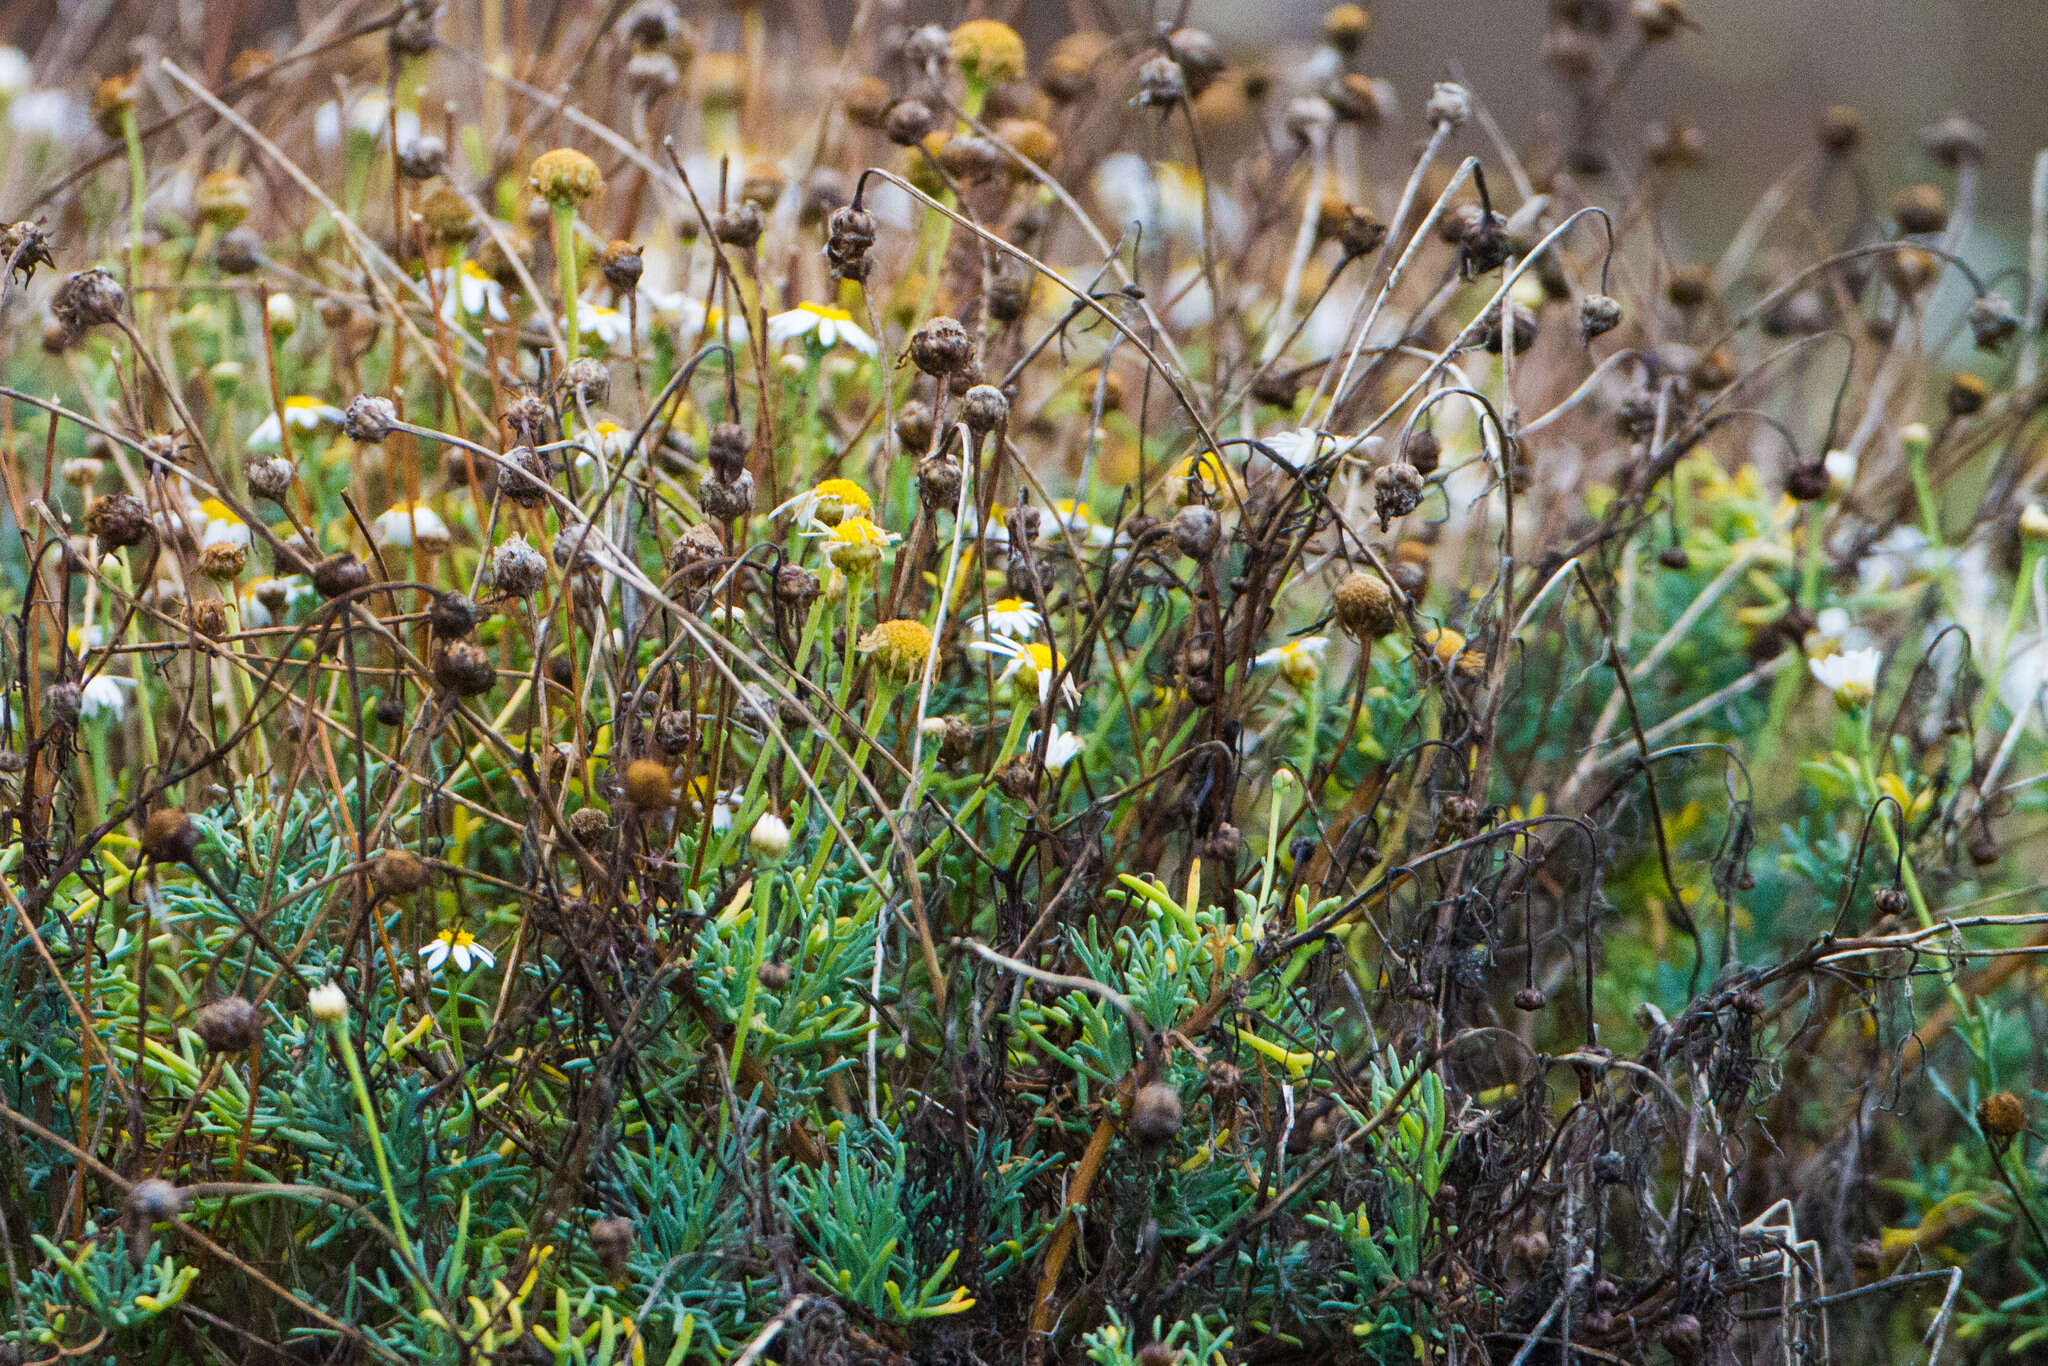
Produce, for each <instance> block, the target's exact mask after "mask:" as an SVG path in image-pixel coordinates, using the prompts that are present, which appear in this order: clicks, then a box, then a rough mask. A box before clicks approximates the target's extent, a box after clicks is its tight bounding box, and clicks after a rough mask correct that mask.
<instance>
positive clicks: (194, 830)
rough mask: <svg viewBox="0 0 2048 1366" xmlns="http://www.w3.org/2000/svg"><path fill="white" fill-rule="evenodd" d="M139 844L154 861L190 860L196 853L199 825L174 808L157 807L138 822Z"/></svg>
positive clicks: (144, 852)
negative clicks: (140, 836) (139, 823)
mask: <svg viewBox="0 0 2048 1366" xmlns="http://www.w3.org/2000/svg"><path fill="white" fill-rule="evenodd" d="M141 844H142V852H143V854H144V855H146V856H147V857H149V858H151V859H153V860H155V861H156V862H158V863H190V862H191V861H192V856H193V855H194V854H196V853H198V852H199V826H198V824H197V823H196V822H195V821H193V819H192V817H191V816H190V815H189V814H188V813H186V812H185V811H182V810H180V809H179V808H178V807H175V806H160V807H158V808H157V809H156V810H154V811H152V812H150V813H149V819H147V820H145V821H144V822H143V823H142V840H141Z"/></svg>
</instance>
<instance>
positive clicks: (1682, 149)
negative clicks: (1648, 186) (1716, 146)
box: [1643, 119, 1707, 171]
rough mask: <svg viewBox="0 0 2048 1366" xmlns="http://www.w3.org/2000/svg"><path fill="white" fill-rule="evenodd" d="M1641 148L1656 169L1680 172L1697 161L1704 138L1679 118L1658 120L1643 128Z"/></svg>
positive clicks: (1703, 146) (1693, 127) (1705, 138)
mask: <svg viewBox="0 0 2048 1366" xmlns="http://www.w3.org/2000/svg"><path fill="white" fill-rule="evenodd" d="M1643 148H1644V151H1645V152H1647V153H1648V154H1649V158H1650V164H1651V165H1652V166H1654V167H1656V168H1657V169H1658V170H1660V171H1682V170H1685V169H1687V168H1689V167H1693V166H1697V165H1699V164H1700V158H1701V157H1702V156H1704V155H1705V153H1706V149H1707V137H1706V134H1704V133H1702V132H1701V131H1700V130H1699V129H1698V128H1697V127H1695V126H1694V125H1692V124H1690V123H1687V122H1685V121H1684V120H1683V119H1659V120H1657V121H1656V122H1654V123H1652V124H1650V125H1649V127H1647V128H1646V129H1644V130H1643Z"/></svg>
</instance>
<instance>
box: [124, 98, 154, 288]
mask: <svg viewBox="0 0 2048 1366" xmlns="http://www.w3.org/2000/svg"><path fill="white" fill-rule="evenodd" d="M121 140H122V141H123V142H125V143H126V144H127V145H128V303H129V306H130V307H131V308H132V309H134V311H135V314H136V317H137V318H140V317H141V315H142V201H143V200H144V199H145V198H147V197H148V194H149V176H148V174H147V173H146V172H145V171H144V169H143V164H142V127H141V125H140V124H139V123H137V122H136V118H135V104H134V102H133V101H129V102H128V103H126V104H123V105H122V106H121Z"/></svg>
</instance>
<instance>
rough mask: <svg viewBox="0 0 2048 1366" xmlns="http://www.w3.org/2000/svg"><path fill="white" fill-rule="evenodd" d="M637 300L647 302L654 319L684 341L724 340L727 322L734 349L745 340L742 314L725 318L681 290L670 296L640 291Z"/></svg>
mask: <svg viewBox="0 0 2048 1366" xmlns="http://www.w3.org/2000/svg"><path fill="white" fill-rule="evenodd" d="M640 297H641V298H642V299H643V300H645V301H646V303H647V306H648V308H649V309H651V310H652V311H653V314H654V316H655V317H656V318H659V319H660V320H661V321H663V322H665V323H669V324H672V325H673V326H674V327H675V329H676V331H677V333H679V334H680V335H681V336H683V337H684V338H686V339H689V340H695V339H697V338H700V337H701V338H703V339H704V340H705V341H720V340H723V339H724V337H725V336H726V334H727V324H728V322H729V323H730V324H731V335H732V344H733V345H734V346H738V345H740V344H741V343H742V342H744V341H746V339H747V315H746V314H745V313H734V314H732V315H730V317H728V315H727V314H726V311H725V310H724V309H722V308H717V307H711V308H707V307H705V305H704V301H703V300H702V299H699V298H696V297H694V296H692V295H691V294H689V293H688V292H686V291H683V290H677V291H676V292H675V293H673V294H659V293H649V292H648V291H647V290H645V289H642V290H641V291H640Z"/></svg>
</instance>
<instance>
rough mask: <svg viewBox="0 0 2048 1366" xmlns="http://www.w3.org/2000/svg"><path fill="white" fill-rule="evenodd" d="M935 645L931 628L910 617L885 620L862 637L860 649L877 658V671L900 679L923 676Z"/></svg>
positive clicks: (897, 680) (900, 681) (900, 680)
mask: <svg viewBox="0 0 2048 1366" xmlns="http://www.w3.org/2000/svg"><path fill="white" fill-rule="evenodd" d="M934 645H935V642H934V641H933V639H932V631H931V628H930V627H929V626H926V625H925V624H924V623H923V622H921V621H915V620H912V619H911V618H909V617H898V618H897V619H896V620H894V621H885V622H882V623H880V624H879V625H877V626H875V627H874V628H873V629H872V630H870V631H869V632H868V633H867V634H866V635H864V636H862V637H861V638H860V649H861V652H862V653H864V654H866V655H867V656H868V657H869V658H871V659H872V660H873V661H874V665H875V670H876V672H877V673H880V674H881V675H882V676H883V677H884V678H888V679H892V680H894V681H896V682H898V683H908V682H910V681H911V680H912V679H921V678H923V677H924V668H925V663H926V661H928V660H930V659H931V657H932V650H933V647H934Z"/></svg>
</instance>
